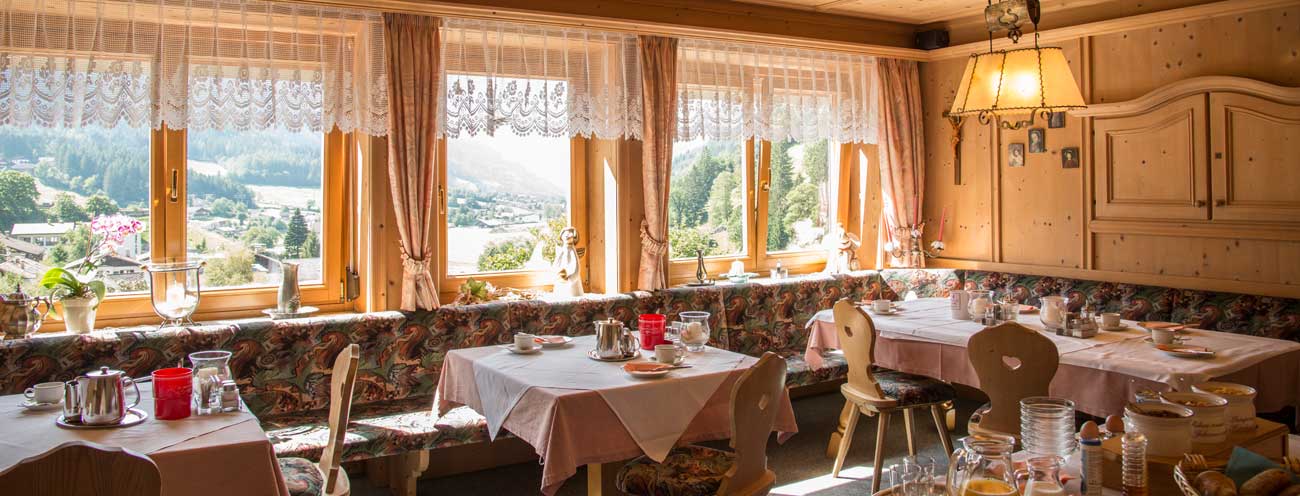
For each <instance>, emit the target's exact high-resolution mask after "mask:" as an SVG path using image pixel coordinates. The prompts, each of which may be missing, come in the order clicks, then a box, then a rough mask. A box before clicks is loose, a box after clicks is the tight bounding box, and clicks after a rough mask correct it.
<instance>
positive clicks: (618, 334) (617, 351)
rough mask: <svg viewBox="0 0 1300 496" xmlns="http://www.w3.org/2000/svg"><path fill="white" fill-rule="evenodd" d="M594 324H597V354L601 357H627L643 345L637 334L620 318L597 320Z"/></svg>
mask: <svg viewBox="0 0 1300 496" xmlns="http://www.w3.org/2000/svg"><path fill="white" fill-rule="evenodd" d="M592 324H593V325H595V326H596V356H598V357H600V358H604V359H619V358H627V357H630V356H632V355H634V354H636V352H637V348H638V347H640V346H641V343H640V341H639V340H637V338H636V336H633V335H632V332H631V331H629V330H627V328H626V327H624V326H623V322H622V321H620V320H616V319H607V320H597V321H595V322H592Z"/></svg>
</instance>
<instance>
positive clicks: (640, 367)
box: [623, 362, 673, 372]
mask: <svg viewBox="0 0 1300 496" xmlns="http://www.w3.org/2000/svg"><path fill="white" fill-rule="evenodd" d="M672 367H673V366H672V365H668V364H666V363H654V362H627V363H625V364H623V370H626V371H628V372H658V371H660V370H664V369H670V368H672Z"/></svg>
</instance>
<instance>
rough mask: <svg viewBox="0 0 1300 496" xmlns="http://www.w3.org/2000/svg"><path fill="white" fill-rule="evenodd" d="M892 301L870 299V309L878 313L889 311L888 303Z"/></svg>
mask: <svg viewBox="0 0 1300 496" xmlns="http://www.w3.org/2000/svg"><path fill="white" fill-rule="evenodd" d="M891 303H893V302H891V301H889V300H872V301H871V309H872V310H874V311H876V312H879V313H889V305H890V304H891Z"/></svg>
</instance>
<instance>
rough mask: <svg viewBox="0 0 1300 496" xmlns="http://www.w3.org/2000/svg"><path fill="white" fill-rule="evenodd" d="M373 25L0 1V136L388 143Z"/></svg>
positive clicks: (135, 1) (337, 17) (67, 1)
mask: <svg viewBox="0 0 1300 496" xmlns="http://www.w3.org/2000/svg"><path fill="white" fill-rule="evenodd" d="M383 43H384V37H383V20H382V17H381V16H380V14H379V13H375V12H366V11H358V10H348V9H338V8H328V7H318V6H312V5H303V4H290V3H270V2H262V1H255V0H205V1H202V2H198V1H194V0H0V124H9V125H16V126H44V127H79V126H86V125H98V126H104V127H112V126H116V125H127V126H134V127H146V126H147V127H153V128H159V127H160V126H164V125H165V126H167V127H169V128H172V129H180V128H188V129H193V130H201V129H222V130H250V129H268V128H283V129H288V130H294V131H298V130H311V131H328V130H330V129H331V128H333V127H335V126H337V127H338V128H339V129H341V130H343V131H352V130H358V131H363V132H366V133H369V134H374V135H383V134H387V132H388V99H387V87H386V84H387V70H386V67H385V61H384V57H383V54H384V45H383Z"/></svg>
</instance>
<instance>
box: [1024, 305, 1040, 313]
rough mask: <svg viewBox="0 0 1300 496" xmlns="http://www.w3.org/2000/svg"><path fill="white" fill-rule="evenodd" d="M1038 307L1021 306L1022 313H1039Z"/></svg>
mask: <svg viewBox="0 0 1300 496" xmlns="http://www.w3.org/2000/svg"><path fill="white" fill-rule="evenodd" d="M1037 312H1038V307H1036V306H1033V305H1020V313H1037Z"/></svg>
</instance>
